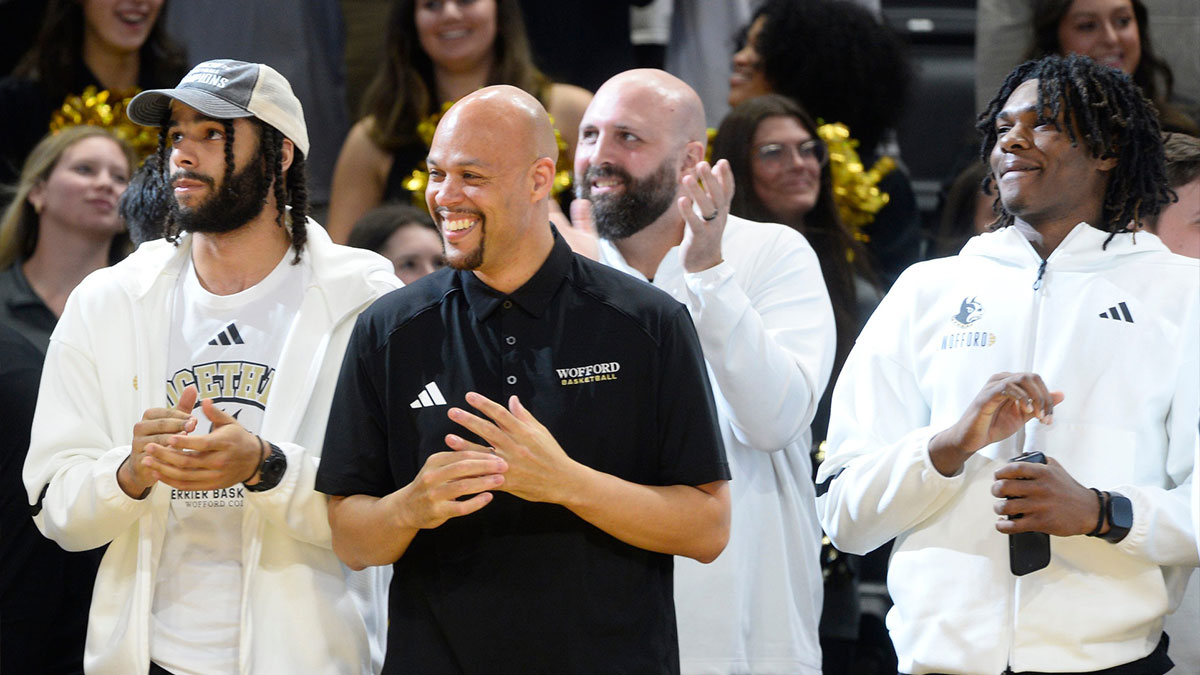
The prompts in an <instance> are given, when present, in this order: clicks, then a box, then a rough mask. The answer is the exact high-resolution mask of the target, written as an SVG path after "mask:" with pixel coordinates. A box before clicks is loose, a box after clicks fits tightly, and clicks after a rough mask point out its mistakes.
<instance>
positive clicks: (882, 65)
mask: <svg viewBox="0 0 1200 675" xmlns="http://www.w3.org/2000/svg"><path fill="white" fill-rule="evenodd" d="M742 36H743V37H742V38H741V39H740V41H739V42H740V48H739V49H738V51H737V52H736V53H735V54H734V55H733V76H732V77H731V78H730V81H729V104H730V105H731V106H737V105H738V104H739V103H742V102H743V101H746V100H748V99H750V98H752V97H754V96H759V95H762V94H767V93H776V94H781V95H783V96H786V97H788V98H790V99H792V100H793V101H795V102H797V103H799V104H800V105H801V106H802V107H803V108H804V109H805V110H807V111H808V112H809V113H810V114H811V115H812V116H813V117H814V118H815V119H816V120H817V121H818V122H819V123H832V122H839V123H841V124H844V125H846V126H847V127H848V128H849V131H850V135H851V137H853V138H854V139H856V140H857V141H858V144H859V145H858V149H857V150H858V153H859V155H860V157H861V158H862V160H863V164H864V165H865V166H868V167H869V166H871V165H872V164H873V163H874V162H875V160H876V159H877V158H878V157H879V156H880V155H882V154H886V153H885V152H883V146H884V145H885V140H886V136H887V135H888V133H889V132H890V130H891V129H892V128H893V127H894V126H895V125H896V123H897V122H898V121H899V120H900V116H901V114H903V112H904V105H905V102H906V100H907V97H908V92H909V86H910V84H911V82H912V78H913V75H912V69H911V67H910V66H909V62H908V57H907V53H906V51H905V48H904V45H903V43H902V42H901V41H900V38H899V37H898V36H897V35H896V34H895V33H894V32H892V31H891V30H890V29H888V28H887V27H886V26H884V25H883V24H881V23H880V22H879V21H878V20H877V19H876V18H875V16H874V15H872V14H871V13H870V12H869V11H868V10H866V9H864V8H862V7H859V6H857V5H854V4H852V3H849V2H844V1H839V0H767V1H766V2H764V3H763V4H762V6H760V7H759V8H758V10H757V12H755V14H754V18H753V19H752V21H751V22H750V24H749V25H748V26H747V27H746V28H745V29H744V32H743V34H742ZM879 189H880V190H881V191H883V192H885V193H887V194H888V196H889V200H890V201H889V203H888V205H887V206H885V207H883V209H882V210H880V211H879V213H878V214H877V215H876V217H875V221H874V222H873V223H871V224H869V225H868V226H867V227H866V229H865V233H866V234H867V236H868V240H867V249H868V250H869V251H870V253H871V254H872V256H873V258H874V260H873V263H874V264H875V265H876V266H877V267H876V269H877V271H878V274H879V277H880V279H881V280H882V281H883V282H885V283H886V284H888V285H890V284H891V282H892V281H894V280H895V278H896V277H898V276H899V275H900V272H902V271H904V269H905V268H906V267H908V266H909V265H910V264H912V263H914V262H916V261H917V260H918V259H919V257H920V246H921V235H920V222H919V216H918V212H917V206H916V197H915V195H914V194H913V191H912V186H911V185H910V184H909V181H908V178H907V177H906V176H905V175H904V174H903V173H902V172H901V171H899V170H897V171H892V172H891V173H889V174H888V175H887V176H885V177H884V179H883V180H882V181H881V182H880V183H879Z"/></svg>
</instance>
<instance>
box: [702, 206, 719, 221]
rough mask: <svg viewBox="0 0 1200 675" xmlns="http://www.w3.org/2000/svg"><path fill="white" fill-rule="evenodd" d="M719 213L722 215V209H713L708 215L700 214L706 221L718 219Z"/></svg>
mask: <svg viewBox="0 0 1200 675" xmlns="http://www.w3.org/2000/svg"><path fill="white" fill-rule="evenodd" d="M719 215H721V210H720V209H713V212H712V213H710V214H708V215H707V216H700V217H701V218H703V219H704V220H705V221H711V220H716V219H717V216H719Z"/></svg>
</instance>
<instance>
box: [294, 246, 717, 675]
mask: <svg viewBox="0 0 1200 675" xmlns="http://www.w3.org/2000/svg"><path fill="white" fill-rule="evenodd" d="M468 391H476V392H479V393H480V394H483V395H484V396H487V397H488V398H490V399H492V400H493V401H498V402H507V400H508V397H509V396H510V395H512V394H516V395H518V396H519V397H520V398H521V402H522V403H523V404H524V405H525V407H526V408H527V409H528V410H529V411H530V412H531V413H532V414H533V415H534V416H535V417H536V418H538V420H539V421H540V422H541V423H542V424H544V425H545V426H546V427H547V428H548V429H549V430H550V432H551V433H552V434H553V435H554V437H555V438H556V439H557V440H558V442H559V444H560V445H562V447H563V448H564V449H565V450H566V452H567V453H568V454H569V455H570V456H571V457H573V458H574V459H576V460H577V461H579V462H582V463H583V464H586V465H588V466H591V467H593V468H595V469H598V470H600V471H604V472H607V473H610V474H613V475H615V476H618V477H621V478H624V479H626V480H629V481H632V482H635V483H640V484H644V485H679V484H686V485H701V484H704V483H709V482H712V481H716V480H723V479H728V478H729V470H728V466H727V464H726V462H725V455H724V448H723V446H722V443H721V435H720V432H719V430H718V427H717V415H716V408H715V405H714V403H713V398H712V391H711V389H710V386H709V383H708V379H707V376H706V373H705V367H704V361H703V356H702V354H701V351H700V344H699V340H698V338H697V337H696V332H695V328H694V327H693V325H692V322H691V317H690V316H689V315H688V312H687V310H686V308H684V307H683V305H681V304H679V303H678V302H676V301H675V300H673V299H672V298H671V297H670V296H668V295H667V294H666V293H663V292H662V291H660V290H658V289H656V288H654V287H652V286H650V285H649V284H646V283H643V282H640V281H637V280H636V279H634V278H633V277H630V276H628V275H626V274H623V273H621V272H617V271H615V270H612V269H609V268H607V267H604V266H601V265H599V264H598V263H595V262H593V261H591V260H588V259H586V258H583V257H580V256H577V255H575V254H573V253H571V252H570V250H569V248H568V247H567V245H566V243H565V242H563V240H562V239H561V238H559V237H558V235H557V233H556V234H555V242H554V248H553V250H552V251H551V253H550V255H549V257H548V258H547V260H546V262H545V263H544V264H543V266H542V267H541V269H540V270H539V271H538V272H537V273H536V274H535V275H534V276H533V277H532V278H531V279H530V280H529V281H528V282H527V283H526V284H525V285H524V286H522V287H521V288H520V289H518V290H517V291H516V292H514V293H512V294H511V295H507V296H506V295H503V294H501V293H498V292H496V291H494V290H492V289H491V288H489V287H488V286H486V285H485V284H483V283H482V282H480V281H479V280H478V278H477V277H476V276H475V275H474V274H472V273H470V272H459V271H455V270H451V269H444V270H441V271H439V272H437V273H434V274H432V275H430V276H428V277H425V278H423V279H421V280H419V281H417V282H416V283H414V284H412V285H411V286H408V287H405V288H402V289H400V290H398V291H394V292H392V293H389V294H388V295H386V296H384V297H383V298H382V299H380V300H379V301H377V302H376V303H375V304H374V305H372V306H371V307H370V308H369V309H368V310H367V311H365V312H364V313H363V314H362V316H360V317H359V319H358V324H357V326H356V327H355V329H354V334H353V336H352V337H351V339H350V345H349V347H348V348H347V351H346V358H345V361H344V363H343V365H342V373H341V379H340V380H339V382H338V389H337V394H336V395H335V396H334V403H333V409H332V411H331V413H330V418H329V425H328V432H327V434H326V438H325V446H324V449H323V450H322V460H321V466H320V469H319V471H318V474H317V489H318V490H320V491H321V492H325V493H327V494H331V495H355V494H368V495H373V496H376V497H383V496H385V495H387V494H390V493H392V492H394V491H396V490H398V489H399V488H401V487H403V486H405V485H408V484H409V483H410V482H412V480H413V479H414V478H415V477H416V475H417V472H418V471H419V470H420V468H421V467H422V465H423V464H424V463H425V460H426V458H427V457H429V456H430V455H431V454H433V453H436V452H444V451H447V450H448V448H447V447H446V445H445V436H446V434H448V433H455V434H459V435H462V436H464V437H466V438H472V434H470V432H468V431H467V430H466V429H464V428H463V427H461V426H459V425H457V424H455V423H453V422H451V421H450V419H449V418H448V417H447V416H446V411H447V410H448V409H449V408H450V407H451V406H458V407H461V408H463V409H466V410H473V409H472V408H471V407H470V406H469V405H467V404H466V401H465V395H466V393H467V392H468ZM494 496H495V498H494V499H493V501H492V502H491V503H490V504H488V505H487V506H485V507H483V508H482V509H481V510H479V511H477V512H476V513H474V514H471V515H468V516H463V517H460V518H454V519H451V520H449V521H447V522H446V523H445V524H443V525H442V526H441V527H438V528H435V529H431V530H422V531H421V532H419V533H418V534H417V536H416V537H415V538H414V539H413V541H412V543H411V544H410V545H409V547H408V550H407V551H406V553H405V554H404V556H402V557H401V558H400V560H398V561H397V562H396V563H395V565H394V570H395V575H394V579H393V581H392V587H391V594H390V615H389V634H388V653H387V660H386V663H385V666H384V672H385V673H455V672H463V673H508V672H511V673H581V672H597V673H600V672H603V673H674V672H678V670H679V651H678V644H677V637H676V629H675V609H674V601H673V597H672V592H673V587H672V559H671V556H669V555H663V554H660V553H652V552H650V551H646V550H643V549H639V548H635V547H633V546H630V545H628V544H625V543H623V542H621V541H618V540H617V539H615V538H613V537H612V536H610V535H608V534H606V533H604V532H602V531H601V530H599V529H598V528H596V527H594V526H592V525H590V524H588V523H587V522H585V521H584V520H583V519H581V518H579V517H578V516H576V515H574V514H573V513H571V512H570V511H569V510H567V509H566V508H564V507H562V506H558V505H554V504H542V503H534V502H527V501H525V500H522V499H519V498H517V497H513V496H512V495H509V494H507V493H503V492H495V493H494Z"/></svg>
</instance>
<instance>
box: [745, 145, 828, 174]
mask: <svg viewBox="0 0 1200 675" xmlns="http://www.w3.org/2000/svg"><path fill="white" fill-rule="evenodd" d="M796 155H799V156H800V160H801V161H805V160H816V162H817V165H818V166H825V162H828V161H829V151H828V150H826V148H825V144H824V143H823V142H821V139H819V138H810V139H808V140H807V141H804V142H803V143H796V144H790V145H789V144H784V143H767V144H766V145H762V146H759V148H758V151H757V152H756V153H755V157H756V158H757V159H758V161H760V162H762V163H763V164H765V165H767V166H769V167H771V168H772V169H783V168H785V167H787V166H789V165H790V164H791V161H792V158H793V157H795V156H796Z"/></svg>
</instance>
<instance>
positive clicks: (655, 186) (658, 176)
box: [575, 158, 679, 241]
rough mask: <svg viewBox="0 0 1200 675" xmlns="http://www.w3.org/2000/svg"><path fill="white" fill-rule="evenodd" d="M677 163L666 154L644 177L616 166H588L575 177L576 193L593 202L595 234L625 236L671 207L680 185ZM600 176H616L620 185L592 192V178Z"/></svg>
mask: <svg viewBox="0 0 1200 675" xmlns="http://www.w3.org/2000/svg"><path fill="white" fill-rule="evenodd" d="M676 163H677V161H676V160H675V159H674V158H667V159H666V160H664V161H663V163H662V164H660V165H659V167H658V168H657V169H655V170H654V171H653V172H652V173H651V174H650V175H648V176H646V177H645V178H634V177H633V175H632V174H630V173H629V172H628V171H626V170H625V169H624V168H622V167H618V166H612V165H601V166H590V167H588V169H587V171H586V172H585V173H584V175H583V176H581V177H577V179H576V184H575V196H576V197H578V198H579V199H587V200H590V201H591V202H592V221H593V222H594V223H595V225H596V232H597V234H599V235H600V236H601V237H602V238H604V239H608V240H610V241H612V240H616V239H624V238H626V237H629V236H632V235H634V234H637V233H638V232H641V231H642V230H644V229H646V227H647V226H649V225H650V223H653V222H654V221H655V220H657V219H658V217H659V216H661V215H662V214H663V213H664V212H665V211H666V210H667V209H669V208H671V205H672V204H673V203H674V202H675V194H676V189H677V187H678V185H679V176H678V174H677V173H676V172H675V165H676ZM601 178H617V179H619V180H620V181H621V182H622V183H623V189H622V190H620V191H619V192H616V193H612V194H600V195H596V196H592V187H591V186H592V182H593V181H595V180H597V179H601Z"/></svg>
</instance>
